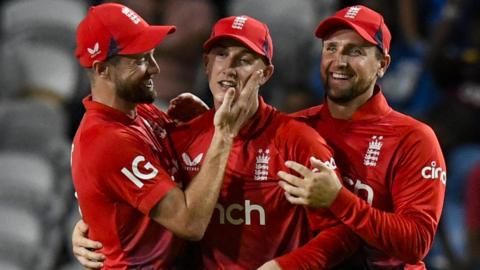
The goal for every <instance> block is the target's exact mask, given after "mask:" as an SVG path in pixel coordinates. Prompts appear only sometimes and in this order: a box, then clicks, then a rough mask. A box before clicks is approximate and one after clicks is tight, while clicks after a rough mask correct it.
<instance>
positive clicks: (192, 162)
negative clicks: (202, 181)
mask: <svg viewBox="0 0 480 270" xmlns="http://www.w3.org/2000/svg"><path fill="white" fill-rule="evenodd" d="M202 158H203V153H200V154H198V155H197V156H196V157H195V158H193V159H192V158H191V157H190V156H189V155H188V154H187V153H183V154H182V159H183V163H185V169H186V170H187V171H198V170H199V169H200V162H201V161H202Z"/></svg>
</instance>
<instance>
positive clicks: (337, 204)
mask: <svg viewBox="0 0 480 270" xmlns="http://www.w3.org/2000/svg"><path fill="white" fill-rule="evenodd" d="M356 200H357V197H356V196H355V195H354V194H353V193H351V192H350V191H349V190H348V189H347V188H345V187H342V189H340V192H339V193H338V195H337V198H335V200H334V201H333V203H332V205H330V208H329V209H330V211H331V212H332V213H333V214H334V215H335V216H336V217H337V218H339V219H341V218H342V217H343V216H345V214H346V211H348V209H349V208H350V207H351V206H353V205H354V204H355V201H356Z"/></svg>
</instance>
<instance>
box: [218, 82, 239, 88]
mask: <svg viewBox="0 0 480 270" xmlns="http://www.w3.org/2000/svg"><path fill="white" fill-rule="evenodd" d="M218 84H219V85H220V86H221V87H222V88H224V89H228V88H230V87H233V88H236V87H237V83H236V82H235V81H228V80H221V81H219V82H218Z"/></svg>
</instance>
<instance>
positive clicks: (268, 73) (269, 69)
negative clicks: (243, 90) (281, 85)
mask: <svg viewBox="0 0 480 270" xmlns="http://www.w3.org/2000/svg"><path fill="white" fill-rule="evenodd" d="M274 69H275V68H274V66H273V65H272V64H270V65H268V66H266V67H265V68H264V69H263V78H262V79H261V80H260V85H264V84H265V83H266V82H268V80H270V78H271V77H272V75H273V71H274Z"/></svg>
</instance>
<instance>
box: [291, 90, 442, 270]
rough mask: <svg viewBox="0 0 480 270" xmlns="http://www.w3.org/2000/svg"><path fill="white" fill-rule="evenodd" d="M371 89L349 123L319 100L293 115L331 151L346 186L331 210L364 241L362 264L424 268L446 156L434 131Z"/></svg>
mask: <svg viewBox="0 0 480 270" xmlns="http://www.w3.org/2000/svg"><path fill="white" fill-rule="evenodd" d="M376 91H377V92H376V94H375V95H374V96H373V97H372V98H371V99H370V100H369V101H368V102H367V103H366V104H365V105H363V106H362V107H361V108H360V109H359V110H358V111H357V112H356V113H355V114H354V115H353V117H352V119H351V120H338V119H334V118H332V117H331V116H330V113H329V110H328V106H326V105H325V106H324V105H321V106H317V107H314V108H311V109H308V110H306V111H302V112H300V113H297V114H295V115H294V116H295V117H297V118H298V119H301V120H303V121H305V122H307V123H308V124H310V125H311V126H312V127H314V128H315V129H316V130H317V131H318V132H319V133H320V134H321V135H322V136H323V137H324V138H325V139H326V141H327V143H328V144H329V146H331V147H332V148H333V150H334V152H335V159H336V162H337V166H338V167H339V169H340V171H341V172H342V175H343V182H344V186H345V187H346V188H344V189H342V191H341V193H340V194H339V196H338V197H337V199H336V200H335V202H334V203H333V205H332V206H331V208H330V210H331V211H332V212H333V213H334V215H335V216H336V217H337V218H339V219H340V220H341V221H342V222H343V223H344V224H345V225H347V226H348V227H349V228H350V229H351V230H352V231H354V232H355V233H356V234H357V235H358V236H360V237H361V238H362V239H363V240H364V241H365V242H366V243H367V245H366V246H365V248H364V249H363V250H362V252H363V253H364V254H366V255H365V258H364V259H365V263H366V264H368V265H370V266H371V267H380V268H385V269H386V268H388V269H390V268H389V267H402V266H403V268H404V269H424V265H423V263H422V262H421V260H422V259H423V258H424V257H425V255H426V254H427V252H428V251H429V249H430V247H431V244H432V241H433V238H434V235H435V231H436V229H437V225H438V221H439V219H440V215H441V212H442V207H443V199H444V194H445V182H446V167H445V161H444V158H443V154H442V152H441V149H440V146H439V143H438V141H437V139H436V137H435V134H434V132H433V131H432V130H431V129H430V128H429V127H428V126H427V125H425V124H423V123H421V122H419V121H417V120H415V119H413V118H411V117H409V116H406V115H403V114H401V113H398V112H396V111H393V110H392V109H391V108H390V107H389V106H388V104H387V102H386V100H385V98H384V96H383V95H382V93H381V92H380V91H379V89H378V87H377V89H376ZM380 145H381V147H380ZM355 195H356V196H355Z"/></svg>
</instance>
